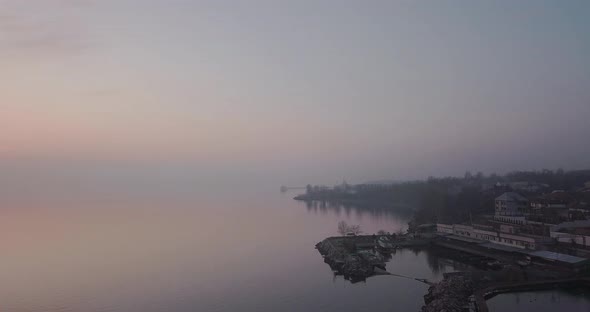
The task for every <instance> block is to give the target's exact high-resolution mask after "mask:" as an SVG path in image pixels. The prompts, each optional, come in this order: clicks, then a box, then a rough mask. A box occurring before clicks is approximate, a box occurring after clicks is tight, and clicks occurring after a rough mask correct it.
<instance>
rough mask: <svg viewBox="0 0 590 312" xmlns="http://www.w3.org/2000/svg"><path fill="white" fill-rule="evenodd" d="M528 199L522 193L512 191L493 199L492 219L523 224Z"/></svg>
mask: <svg viewBox="0 0 590 312" xmlns="http://www.w3.org/2000/svg"><path fill="white" fill-rule="evenodd" d="M527 205H528V200H527V199H526V198H525V197H523V196H522V195H520V194H518V193H514V192H506V193H504V194H502V195H500V196H498V197H497V198H496V200H495V214H494V220H495V221H499V222H506V223H514V224H525V223H526V219H525V217H524V211H526V209H527Z"/></svg>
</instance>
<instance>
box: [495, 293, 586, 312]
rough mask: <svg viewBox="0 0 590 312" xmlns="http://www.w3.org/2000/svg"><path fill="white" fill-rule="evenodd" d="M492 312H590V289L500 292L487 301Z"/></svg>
mask: <svg viewBox="0 0 590 312" xmlns="http://www.w3.org/2000/svg"><path fill="white" fill-rule="evenodd" d="M487 303H488V308H489V309H490V311H491V312H519V311H535V312H555V311H567V312H589V311H590V290H588V289H573V290H548V291H536V292H518V293H509V294H500V295H498V296H495V297H493V298H491V299H489V300H488V301H487Z"/></svg>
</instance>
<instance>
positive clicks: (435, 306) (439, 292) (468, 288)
mask: <svg viewBox="0 0 590 312" xmlns="http://www.w3.org/2000/svg"><path fill="white" fill-rule="evenodd" d="M472 293H473V282H472V280H471V278H470V277H468V276H464V275H458V274H457V275H447V276H445V278H444V279H443V280H442V281H441V282H439V283H438V284H436V285H433V286H430V288H428V293H427V294H426V295H424V303H425V305H424V306H423V307H422V311H423V312H442V311H444V312H461V311H464V308H465V307H466V306H467V305H468V303H469V296H470V295H471V294H472Z"/></svg>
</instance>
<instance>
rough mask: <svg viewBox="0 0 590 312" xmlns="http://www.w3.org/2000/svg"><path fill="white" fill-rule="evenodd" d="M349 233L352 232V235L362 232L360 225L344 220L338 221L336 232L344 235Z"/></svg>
mask: <svg viewBox="0 0 590 312" xmlns="http://www.w3.org/2000/svg"><path fill="white" fill-rule="evenodd" d="M349 233H351V234H354V235H358V234H360V233H362V231H361V226H360V225H348V224H347V223H346V222H344V221H340V222H338V234H340V235H342V236H344V235H346V234H349Z"/></svg>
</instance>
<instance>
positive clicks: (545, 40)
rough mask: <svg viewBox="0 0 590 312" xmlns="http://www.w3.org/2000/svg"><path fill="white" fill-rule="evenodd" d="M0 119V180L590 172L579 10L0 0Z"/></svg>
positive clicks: (589, 44) (586, 67) (278, 179)
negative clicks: (545, 169)
mask: <svg viewBox="0 0 590 312" xmlns="http://www.w3.org/2000/svg"><path fill="white" fill-rule="evenodd" d="M0 116H1V119H0V120H1V124H2V131H0V169H1V171H2V172H4V174H3V175H2V176H3V177H2V179H1V180H2V181H3V182H2V186H4V187H6V186H7V185H12V184H14V183H15V181H21V182H22V181H27V182H26V183H29V184H28V185H29V187H33V186H31V185H32V184H30V183H32V182H31V181H32V180H34V181H35V183H40V185H42V184H43V183H46V184H51V183H53V181H56V180H60V179H64V180H68V179H69V181H85V180H92V179H94V180H96V181H102V182H104V183H106V184H108V183H109V182H111V181H113V180H117V181H121V180H125V179H128V180H125V181H140V180H141V181H144V183H145V181H151V182H150V183H155V184H157V185H160V184H158V182H154V181H160V182H159V183H161V185H165V184H166V181H192V182H199V183H205V184H207V183H210V184H219V183H225V182H230V183H235V184H236V185H239V184H250V183H252V182H259V183H268V184H271V183H272V184H277V185H280V184H290V185H302V184H306V183H336V182H340V181H342V179H346V180H348V181H349V182H352V183H361V182H364V181H371V180H381V179H396V180H404V179H418V178H425V177H428V176H446V175H458V176H461V175H462V174H463V173H464V172H465V171H466V170H471V171H473V172H476V171H483V172H484V173H492V172H497V173H503V172H507V171H511V170H517V169H523V170H524V169H542V168H550V169H556V168H559V167H561V168H564V169H581V168H590V157H588V155H590V140H589V139H588V136H589V133H590V132H589V130H590V126H589V117H590V2H588V1H585V0H580V1H578V0H570V1H543V0H523V1H500V0H499V1H461V0H456V1H444V0H441V1H346V0H340V1H306V0H298V1H258V0H252V1H237V0H235V1H223V0H216V1H183V0H167V1H164V0H161V1H156V0H100V1H99V0H27V1H22V0H0ZM23 183H24V182H23ZM26 183H25V184H26ZM34 185H36V184H34Z"/></svg>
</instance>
